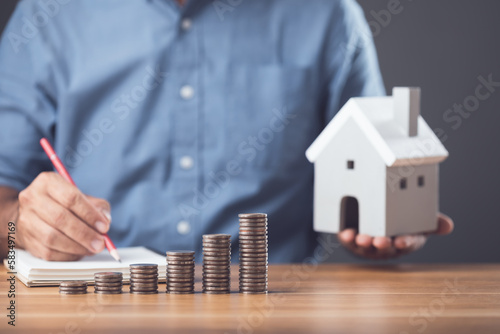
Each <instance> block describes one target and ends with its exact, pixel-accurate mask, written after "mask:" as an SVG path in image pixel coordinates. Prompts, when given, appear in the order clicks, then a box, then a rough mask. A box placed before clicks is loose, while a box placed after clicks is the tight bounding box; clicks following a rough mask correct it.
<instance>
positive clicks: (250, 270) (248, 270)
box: [240, 267, 267, 274]
mask: <svg viewBox="0 0 500 334" xmlns="http://www.w3.org/2000/svg"><path fill="white" fill-rule="evenodd" d="M242 273H243V274H265V273H267V267H262V268H259V267H253V268H240V274H242Z"/></svg>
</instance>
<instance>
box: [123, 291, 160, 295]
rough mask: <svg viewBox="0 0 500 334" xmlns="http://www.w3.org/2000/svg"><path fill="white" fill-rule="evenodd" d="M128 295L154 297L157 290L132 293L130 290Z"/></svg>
mask: <svg viewBox="0 0 500 334" xmlns="http://www.w3.org/2000/svg"><path fill="white" fill-rule="evenodd" d="M130 293H133V294H135V295H155V294H157V293H158V290H156V291H132V290H130Z"/></svg>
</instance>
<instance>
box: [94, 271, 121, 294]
mask: <svg viewBox="0 0 500 334" xmlns="http://www.w3.org/2000/svg"><path fill="white" fill-rule="evenodd" d="M94 280H95V286H94V292H95V293H102V294H120V293H122V285H123V274H122V273H120V272H100V273H95V274H94Z"/></svg>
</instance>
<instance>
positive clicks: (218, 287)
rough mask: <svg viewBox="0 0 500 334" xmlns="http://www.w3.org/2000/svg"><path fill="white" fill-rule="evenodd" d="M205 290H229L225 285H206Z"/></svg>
mask: <svg viewBox="0 0 500 334" xmlns="http://www.w3.org/2000/svg"><path fill="white" fill-rule="evenodd" d="M204 289H205V290H206V291H226V290H229V289H228V287H227V286H206V287H204Z"/></svg>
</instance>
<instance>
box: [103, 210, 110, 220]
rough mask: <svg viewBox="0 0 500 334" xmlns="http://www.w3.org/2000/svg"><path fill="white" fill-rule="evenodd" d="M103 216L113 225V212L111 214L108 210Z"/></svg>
mask: <svg viewBox="0 0 500 334" xmlns="http://www.w3.org/2000/svg"><path fill="white" fill-rule="evenodd" d="M102 214H103V215H104V217H106V218H107V219H108V221H109V222H110V223H111V212H109V211H108V210H102Z"/></svg>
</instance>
